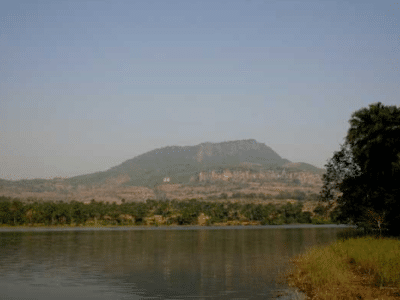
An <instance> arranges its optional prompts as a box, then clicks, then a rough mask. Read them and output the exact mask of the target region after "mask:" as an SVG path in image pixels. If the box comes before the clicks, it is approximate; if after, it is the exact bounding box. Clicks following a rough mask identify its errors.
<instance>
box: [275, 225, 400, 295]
mask: <svg viewBox="0 0 400 300" xmlns="http://www.w3.org/2000/svg"><path fill="white" fill-rule="evenodd" d="M290 262H291V264H292V268H291V269H290V270H289V271H287V272H286V273H285V274H283V275H282V274H281V277H280V278H279V281H281V282H286V283H288V284H289V286H295V287H297V288H298V289H299V290H300V291H302V292H304V293H305V294H306V295H307V297H309V298H310V299H399V298H400V241H399V239H398V238H394V237H376V236H375V235H372V234H369V235H366V234H363V233H362V232H360V231H358V230H355V229H349V230H346V231H345V232H344V233H342V235H340V234H339V238H338V240H337V241H336V242H335V243H333V244H331V245H328V246H317V247H312V248H310V249H309V250H308V251H307V252H305V253H303V254H301V255H298V256H296V257H295V258H293V259H291V260H290Z"/></svg>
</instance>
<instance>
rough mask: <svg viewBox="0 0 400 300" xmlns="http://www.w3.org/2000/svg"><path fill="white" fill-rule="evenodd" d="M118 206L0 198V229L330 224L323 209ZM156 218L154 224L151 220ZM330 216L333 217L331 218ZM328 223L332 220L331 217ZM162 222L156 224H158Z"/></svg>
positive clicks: (162, 203) (165, 203)
mask: <svg viewBox="0 0 400 300" xmlns="http://www.w3.org/2000/svg"><path fill="white" fill-rule="evenodd" d="M122 202H123V203H122V204H121V205H117V204H116V203H115V202H114V203H112V204H109V203H104V202H97V201H95V200H94V199H92V201H91V202H90V203H89V204H84V203H82V202H78V201H71V202H68V203H67V202H61V201H59V202H49V201H46V202H44V201H38V200H32V199H31V200H28V201H21V200H19V199H16V198H13V199H11V198H7V197H0V225H3V226H93V225H94V226H108V225H125V226H126V225H155V226H158V225H161V224H163V225H199V217H200V215H202V216H204V218H205V219H206V221H205V224H204V225H212V224H218V223H228V224H227V225H229V223H232V222H236V223H238V224H240V223H246V222H252V224H259V225H281V224H296V223H298V224H301V223H303V224H332V223H333V219H331V215H327V213H326V209H325V207H324V206H322V205H321V206H317V207H316V208H315V210H314V213H315V216H314V217H312V214H311V213H310V212H303V211H302V208H303V203H302V202H300V201H299V202H297V203H296V204H291V203H287V204H285V205H280V206H275V205H272V204H268V205H264V204H254V203H246V204H241V203H235V202H224V203H221V202H217V201H215V202H209V201H202V200H197V199H186V200H183V201H182V200H179V201H177V200H175V199H174V200H153V199H147V200H146V201H145V202H139V203H138V202H130V203H125V201H124V200H123V201H122ZM154 216H157V217H158V218H154ZM332 216H333V215H332ZM152 217H153V218H152ZM333 217H334V216H333ZM161 220H162V221H161Z"/></svg>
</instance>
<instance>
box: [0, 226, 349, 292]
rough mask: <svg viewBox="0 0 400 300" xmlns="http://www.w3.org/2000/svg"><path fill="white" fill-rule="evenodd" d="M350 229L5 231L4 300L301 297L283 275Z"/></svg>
mask: <svg viewBox="0 0 400 300" xmlns="http://www.w3.org/2000/svg"><path fill="white" fill-rule="evenodd" d="M345 228H346V227H345V226H335V225H314V226H313V225H306V226H304V225H301V226H296V225H292V226H289V225H284V226H263V227H245V228H243V227H225V228H216V227H208V228H204V227H187V228H184V229H183V228H176V229H170V228H168V229H165V228H155V227H154V228H151V229H146V230H140V229H127V228H118V229H108V230H107V229H106V230H104V229H103V230H82V229H81V230H77V229H72V230H62V231H61V230H57V231H49V230H42V231H14V232H7V231H6V229H1V230H0V299H19V300H25V299H26V300H28V299H30V300H32V299H40V300H46V299H52V300H53V299H59V300H63V299H68V300H70V299H96V300H101V299H171V300H172V299H281V300H283V299H301V298H297V296H295V294H294V293H293V292H294V289H289V288H288V287H287V286H285V285H279V284H277V283H276V282H275V278H276V277H277V275H278V272H279V271H285V270H287V268H288V267H289V264H288V259H289V258H291V257H292V256H295V255H297V254H299V253H302V252H304V251H305V250H306V249H307V248H308V247H310V246H314V245H324V244H327V243H331V242H333V241H335V240H336V234H337V233H338V232H340V231H341V230H343V229H345ZM279 295H281V296H280V297H279V298H277V297H278V296H279Z"/></svg>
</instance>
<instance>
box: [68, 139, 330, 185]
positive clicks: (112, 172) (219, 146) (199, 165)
mask: <svg viewBox="0 0 400 300" xmlns="http://www.w3.org/2000/svg"><path fill="white" fill-rule="evenodd" d="M243 163H250V164H251V168H253V169H278V170H281V169H282V168H284V167H283V166H284V165H287V164H290V163H291V161H289V160H287V159H283V158H282V157H280V156H279V155H278V154H277V153H276V152H275V151H273V150H272V149H271V148H270V147H268V146H266V145H265V144H264V143H259V142H257V141H256V140H255V139H247V140H236V141H227V142H220V143H211V142H205V143H201V144H198V145H195V146H167V147H163V148H157V149H154V150H151V151H148V152H146V153H143V154H141V155H138V156H136V157H134V158H132V159H128V160H126V161H125V162H123V163H121V164H120V165H117V166H115V167H112V168H110V169H109V170H107V171H104V172H96V173H93V174H87V175H80V176H75V177H71V178H68V179H66V180H67V181H68V182H69V183H70V184H71V185H78V184H83V185H86V184H95V185H97V184H102V183H104V182H105V181H106V180H107V179H108V178H113V177H117V176H121V175H128V176H129V178H130V180H129V181H127V182H125V183H124V184H123V185H124V186H147V187H151V186H154V185H156V184H161V183H162V182H163V179H164V178H165V177H170V178H172V179H171V182H170V183H186V182H189V180H190V178H191V177H192V176H196V175H197V174H198V173H199V172H201V171H211V170H222V169H224V168H234V169H248V167H245V165H243ZM292 169H293V168H292ZM294 169H298V170H304V171H308V172H313V173H317V174H321V173H323V172H324V170H323V169H319V168H316V167H314V166H312V165H310V164H306V163H299V166H297V167H294Z"/></svg>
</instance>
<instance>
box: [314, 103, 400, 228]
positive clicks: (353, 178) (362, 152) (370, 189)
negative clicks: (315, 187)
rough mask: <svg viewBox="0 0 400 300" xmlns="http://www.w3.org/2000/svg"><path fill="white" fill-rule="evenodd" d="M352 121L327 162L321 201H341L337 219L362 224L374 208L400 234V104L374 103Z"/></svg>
mask: <svg viewBox="0 0 400 300" xmlns="http://www.w3.org/2000/svg"><path fill="white" fill-rule="evenodd" d="M349 123H350V125H351V127H350V129H349V130H348V133H347V137H346V139H345V144H344V145H342V146H341V147H342V149H341V151H339V152H335V153H334V156H333V158H332V159H331V160H330V162H329V163H328V164H327V165H325V166H326V167H327V174H325V175H324V176H323V180H324V186H323V189H322V191H321V193H320V201H330V202H332V201H333V202H336V203H337V204H338V206H337V209H336V212H337V220H338V221H341V222H344V223H347V224H356V225H357V226H359V227H364V228H368V227H369V228H371V226H372V225H371V224H373V222H370V221H368V218H367V216H371V210H372V211H373V212H374V213H375V214H376V215H377V216H385V220H386V221H387V222H386V224H387V227H388V229H389V234H391V235H400V108H397V107H395V106H384V105H382V104H381V103H380V102H379V103H377V104H372V105H370V108H369V109H367V108H363V109H361V110H359V111H356V112H355V113H353V114H352V118H351V119H350V121H349ZM338 191H339V192H341V195H338V193H337V192H338ZM378 224H379V226H380V225H381V223H378Z"/></svg>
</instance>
